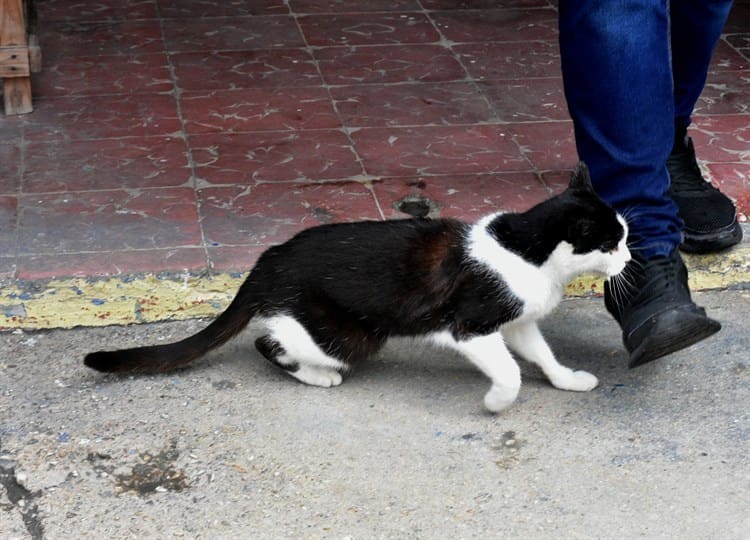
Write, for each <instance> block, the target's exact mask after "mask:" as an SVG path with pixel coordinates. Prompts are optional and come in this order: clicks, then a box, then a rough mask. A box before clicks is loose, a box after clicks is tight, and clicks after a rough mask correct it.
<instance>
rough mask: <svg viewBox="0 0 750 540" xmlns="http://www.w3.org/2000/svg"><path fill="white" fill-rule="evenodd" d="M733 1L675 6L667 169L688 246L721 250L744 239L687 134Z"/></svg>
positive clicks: (683, 0)
mask: <svg viewBox="0 0 750 540" xmlns="http://www.w3.org/2000/svg"><path fill="white" fill-rule="evenodd" d="M731 6H732V0H715V1H711V2H709V1H705V0H680V1H678V2H673V3H672V5H671V20H672V28H671V43H672V71H673V80H674V102H675V138H674V146H673V148H672V153H671V154H670V156H669V158H668V160H667V169H668V170H669V174H670V177H671V180H672V182H671V186H670V190H669V194H670V196H671V197H672V199H673V200H674V201H675V202H676V203H677V206H678V208H679V213H680V217H681V218H682V219H683V221H684V228H683V244H682V249H683V251H690V252H697V253H707V252H712V251H718V250H721V249H725V248H727V247H730V246H732V245H734V244H736V243H738V242H739V241H740V240H741V239H742V229H741V228H740V226H739V224H738V223H737V219H736V211H735V208H734V205H733V204H732V201H730V200H729V199H728V198H727V197H726V196H725V195H723V194H722V193H721V192H720V191H719V190H717V189H716V188H714V187H713V186H712V185H711V184H709V183H707V182H705V180H704V179H703V176H702V175H701V171H700V168H699V167H698V164H697V161H696V158H695V151H694V149H693V144H692V141H691V140H690V139H689V138H688V137H687V128H688V126H689V125H690V117H691V115H692V113H693V108H694V107H695V103H696V102H697V100H698V97H699V96H700V94H701V92H702V91H703V87H704V86H705V84H706V77H707V74H708V68H709V65H710V63H711V55H712V53H713V51H714V49H715V48H716V44H717V43H718V40H719V38H720V36H721V31H722V29H723V28H724V24H725V23H726V20H727V17H728V15H729V11H730V8H731Z"/></svg>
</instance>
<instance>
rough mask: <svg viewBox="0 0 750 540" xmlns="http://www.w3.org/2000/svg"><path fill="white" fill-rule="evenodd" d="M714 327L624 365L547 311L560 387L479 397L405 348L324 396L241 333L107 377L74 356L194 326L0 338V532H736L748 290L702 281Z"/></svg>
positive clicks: (749, 516) (424, 354)
mask: <svg viewBox="0 0 750 540" xmlns="http://www.w3.org/2000/svg"><path fill="white" fill-rule="evenodd" d="M696 297H697V299H698V301H699V302H700V303H701V304H703V305H705V306H706V307H707V309H708V310H709V312H710V313H711V314H712V315H713V316H715V317H716V318H717V319H719V320H721V321H722V323H723V325H724V329H723V330H722V332H720V333H719V334H718V335H716V336H714V337H713V338H711V339H710V340H708V341H706V342H703V343H701V344H698V345H697V346H695V347H693V348H691V349H689V350H687V351H683V352H680V353H677V354H675V355H673V356H672V357H669V358H667V359H663V360H661V361H657V362H655V363H652V364H649V365H646V366H644V367H642V368H639V369H637V370H633V371H629V370H627V369H626V368H625V364H626V355H625V353H624V350H623V348H622V346H621V343H620V335H619V330H618V328H617V326H616V324H615V323H614V322H613V321H612V320H611V319H610V318H609V317H608V316H607V315H606V313H605V312H604V309H603V306H602V302H601V300H600V299H591V298H584V299H572V300H567V301H565V302H564V303H563V305H562V306H561V307H560V308H559V309H558V311H557V312H556V313H555V314H554V315H553V316H552V317H551V318H550V319H549V320H548V321H546V323H545V324H544V329H545V333H546V335H547V336H548V340H549V341H550V343H551V345H552V347H553V349H555V350H556V352H557V353H558V355H559V357H560V359H561V361H562V362H563V363H565V364H567V365H570V366H573V367H576V368H579V369H586V370H589V371H591V372H593V373H595V374H596V375H597V376H598V377H599V378H600V386H599V387H598V388H597V389H595V390H594V391H593V392H591V393H586V394H579V393H568V392H562V391H559V390H556V389H554V388H552V387H551V386H550V385H549V384H548V383H546V382H545V381H544V380H543V379H542V378H541V376H540V374H539V373H538V372H537V371H535V370H534V369H532V368H529V367H528V366H525V367H524V375H525V382H524V386H523V388H522V390H521V395H520V397H519V400H518V401H517V403H516V404H515V405H514V406H513V407H512V408H510V409H509V410H507V411H505V412H504V413H502V414H499V415H496V416H493V415H490V414H488V413H486V412H485V411H484V410H483V408H482V396H483V394H484V392H485V391H486V390H487V388H488V381H487V380H486V379H485V378H484V377H483V376H482V375H481V374H480V373H478V372H477V371H476V370H475V369H474V368H473V367H472V366H470V365H469V364H468V363H467V362H465V361H462V360H460V359H457V358H456V357H454V356H452V355H449V354H446V353H444V352H439V351H436V350H434V349H427V348H424V347H421V346H419V347H413V346H410V345H409V344H408V343H405V342H399V343H394V344H393V345H392V346H389V347H388V348H387V350H386V351H385V352H384V353H383V354H382V355H381V357H380V358H379V359H378V360H377V361H374V362H372V363H370V364H367V365H365V366H362V367H361V369H358V370H357V371H356V372H355V373H354V374H353V375H352V376H351V377H350V378H349V379H348V380H347V381H345V383H344V384H343V385H342V386H340V387H338V388H334V389H320V388H312V387H306V386H303V385H301V384H298V383H296V382H295V381H293V380H291V379H290V378H289V377H286V376H284V375H283V374H281V373H280V372H279V371H278V370H277V369H275V368H274V367H273V366H271V365H270V364H269V363H268V362H266V361H264V360H262V359H261V358H260V356H259V354H258V353H256V352H255V350H254V349H253V348H252V336H251V333H248V334H245V335H243V336H241V337H240V338H239V339H237V340H236V341H234V342H233V343H231V344H230V345H228V346H226V347H225V348H223V349H222V350H220V351H218V352H216V353H214V354H212V355H211V356H210V357H209V358H208V359H207V360H204V361H202V362H199V363H197V364H196V365H194V366H193V367H192V368H190V369H186V370H183V371H181V372H178V373H172V374H167V375H161V376H142V377H124V378H122V377H115V376H102V375H100V374H97V373H94V372H91V371H88V370H86V369H85V368H84V367H83V365H82V363H81V360H82V357H83V355H84V353H86V352H88V351H91V350H94V349H99V348H103V347H122V346H129V345H133V344H145V343H154V342H158V341H161V340H172V339H175V338H179V337H183V336H185V335H187V334H189V333H192V332H194V331H196V330H197V329H199V328H200V327H202V326H203V325H204V324H205V321H197V320H192V321H181V322H172V323H160V324H154V325H138V326H130V327H110V328H89V329H76V330H50V331H42V332H29V331H23V330H15V331H8V332H5V333H2V334H0V348H1V349H2V357H0V538H3V539H11V538H45V539H63V538H64V539H68V538H96V539H102V538H139V539H140V538H160V539H161V538H211V539H216V538H339V539H343V538H361V539H365V538H367V539H369V538H452V539H453V538H479V537H482V538H505V537H514V538H535V539H537V538H541V539H545V538H550V539H552V538H555V539H559V538H688V539H690V538H706V539H714V538H715V539H722V540H724V539H746V538H748V534H749V533H748V531H750V512H748V508H750V457H748V456H749V452H748V450H749V449H750V407H748V405H749V404H750V353H748V350H750V335H749V334H750V333H749V332H748V321H749V316H748V313H749V312H750V292H749V291H748V290H746V289H745V290H743V289H739V290H725V291H721V292H706V293H699V294H697V295H696Z"/></svg>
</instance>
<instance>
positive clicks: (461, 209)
mask: <svg viewBox="0 0 750 540" xmlns="http://www.w3.org/2000/svg"><path fill="white" fill-rule="evenodd" d="M374 189H375V194H376V195H377V196H378V201H379V202H380V205H381V207H382V209H383V213H384V214H385V217H386V218H388V219H391V218H403V217H409V214H407V213H404V212H403V211H401V210H400V209H399V203H400V202H403V201H405V200H406V201H414V200H427V201H430V203H431V204H435V205H437V206H438V207H439V214H440V215H441V216H446V217H454V218H458V219H464V220H469V221H475V220H477V219H479V218H481V217H482V216H484V215H487V214H490V213H492V212H496V211H497V210H498V209H499V208H502V209H504V210H523V209H525V208H529V207H531V206H533V205H534V204H536V203H538V202H541V201H542V200H544V199H545V198H547V197H549V196H550V195H551V191H550V190H549V189H548V188H547V187H545V186H544V185H543V184H542V183H541V182H540V181H539V179H538V178H537V176H536V175H535V174H534V173H503V174H475V175H449V176H422V177H412V178H385V179H383V181H382V182H378V183H376V184H375V186H374Z"/></svg>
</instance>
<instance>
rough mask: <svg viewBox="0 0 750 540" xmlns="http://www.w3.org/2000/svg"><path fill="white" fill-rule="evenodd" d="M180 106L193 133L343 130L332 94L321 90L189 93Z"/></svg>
mask: <svg viewBox="0 0 750 540" xmlns="http://www.w3.org/2000/svg"><path fill="white" fill-rule="evenodd" d="M180 103H181V104H182V114H183V117H184V121H185V130H186V131H187V132H188V133H191V134H192V133H238V132H240V133H241V132H248V131H277V130H302V129H326V128H337V127H341V122H340V121H339V119H338V116H337V115H336V113H335V111H334V109H333V104H332V103H331V99H330V96H329V94H328V91H327V90H326V89H325V88H320V87H312V88H310V87H308V88H294V89H265V88H243V89H239V90H226V91H222V90H215V91H212V92H201V93H197V92H185V93H183V94H182V98H181V100H180Z"/></svg>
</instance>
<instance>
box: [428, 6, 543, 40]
mask: <svg viewBox="0 0 750 540" xmlns="http://www.w3.org/2000/svg"><path fill="white" fill-rule="evenodd" d="M431 16H432V19H433V20H434V21H435V24H436V25H437V27H438V29H439V30H440V32H442V34H443V35H444V36H445V37H446V38H447V39H449V40H451V41H455V42H457V43H470V42H475V41H533V40H546V41H553V40H556V39H557V11H555V10H554V9H534V10H531V9H494V10H493V9H482V10H467V11H438V12H434V13H433V14H432V15H431Z"/></svg>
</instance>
